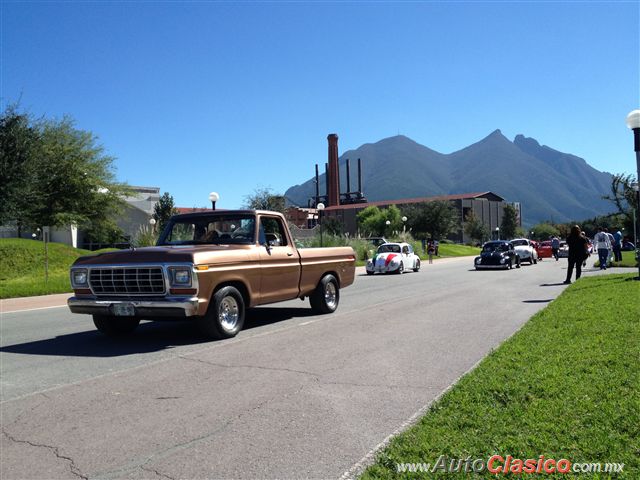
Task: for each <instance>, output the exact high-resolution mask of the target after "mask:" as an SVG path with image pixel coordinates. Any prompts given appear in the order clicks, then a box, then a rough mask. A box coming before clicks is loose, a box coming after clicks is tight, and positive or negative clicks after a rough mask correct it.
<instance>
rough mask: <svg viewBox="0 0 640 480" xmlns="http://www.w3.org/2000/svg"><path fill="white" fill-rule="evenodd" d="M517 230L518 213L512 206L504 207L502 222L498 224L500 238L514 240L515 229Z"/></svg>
mask: <svg viewBox="0 0 640 480" xmlns="http://www.w3.org/2000/svg"><path fill="white" fill-rule="evenodd" d="M517 228H518V213H517V212H516V209H515V207H514V206H513V205H509V204H507V205H505V206H504V211H503V213H502V222H501V223H500V237H501V238H506V239H510V238H514V237H515V235H516V229H517Z"/></svg>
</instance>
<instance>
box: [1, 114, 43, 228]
mask: <svg viewBox="0 0 640 480" xmlns="http://www.w3.org/2000/svg"><path fill="white" fill-rule="evenodd" d="M35 141H36V132H35V131H34V129H33V128H31V127H30V125H29V118H28V117H27V116H26V115H24V114H19V113H17V112H16V110H15V107H13V106H11V107H8V108H7V110H6V111H5V112H4V114H3V115H2V118H0V172H2V176H0V199H2V200H1V201H0V225H3V224H5V223H8V222H10V221H14V220H15V221H16V222H17V225H18V232H20V230H21V228H22V223H23V222H22V216H21V215H20V212H23V211H25V210H26V208H27V207H28V206H29V203H30V200H31V198H30V196H31V192H30V185H29V179H30V178H31V167H32V165H31V163H30V160H31V158H32V157H33V155H32V149H33V146H34V144H35Z"/></svg>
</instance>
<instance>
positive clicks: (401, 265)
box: [366, 242, 420, 275]
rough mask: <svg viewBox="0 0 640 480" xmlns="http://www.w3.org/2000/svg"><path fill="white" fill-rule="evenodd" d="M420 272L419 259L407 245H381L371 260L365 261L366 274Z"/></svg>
mask: <svg viewBox="0 0 640 480" xmlns="http://www.w3.org/2000/svg"><path fill="white" fill-rule="evenodd" d="M409 269H411V270H413V271H414V272H417V271H419V270H420V257H418V255H416V254H415V252H414V251H413V247H412V246H411V245H410V244H408V243H404V242H402V243H383V244H382V245H380V246H379V247H378V251H377V253H376V254H375V256H374V257H373V258H370V259H369V260H368V261H367V265H366V270H367V274H369V275H373V274H374V273H403V272H404V271H406V270H409Z"/></svg>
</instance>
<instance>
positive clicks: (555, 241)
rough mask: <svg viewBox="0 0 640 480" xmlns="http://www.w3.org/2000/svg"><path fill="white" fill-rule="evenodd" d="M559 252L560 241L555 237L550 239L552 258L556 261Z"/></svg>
mask: <svg viewBox="0 0 640 480" xmlns="http://www.w3.org/2000/svg"><path fill="white" fill-rule="evenodd" d="M559 250H560V239H559V238H558V237H556V236H555V235H554V236H553V238H551V251H552V252H553V258H555V259H556V262H557V261H558V251H559Z"/></svg>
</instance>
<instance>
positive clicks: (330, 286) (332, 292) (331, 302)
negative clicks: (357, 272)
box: [324, 282, 338, 308]
mask: <svg viewBox="0 0 640 480" xmlns="http://www.w3.org/2000/svg"><path fill="white" fill-rule="evenodd" d="M324 302H325V303H326V304H327V306H328V307H329V308H335V307H336V306H337V305H338V289H337V288H336V286H335V284H334V283H333V282H327V284H326V285H325V287H324Z"/></svg>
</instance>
